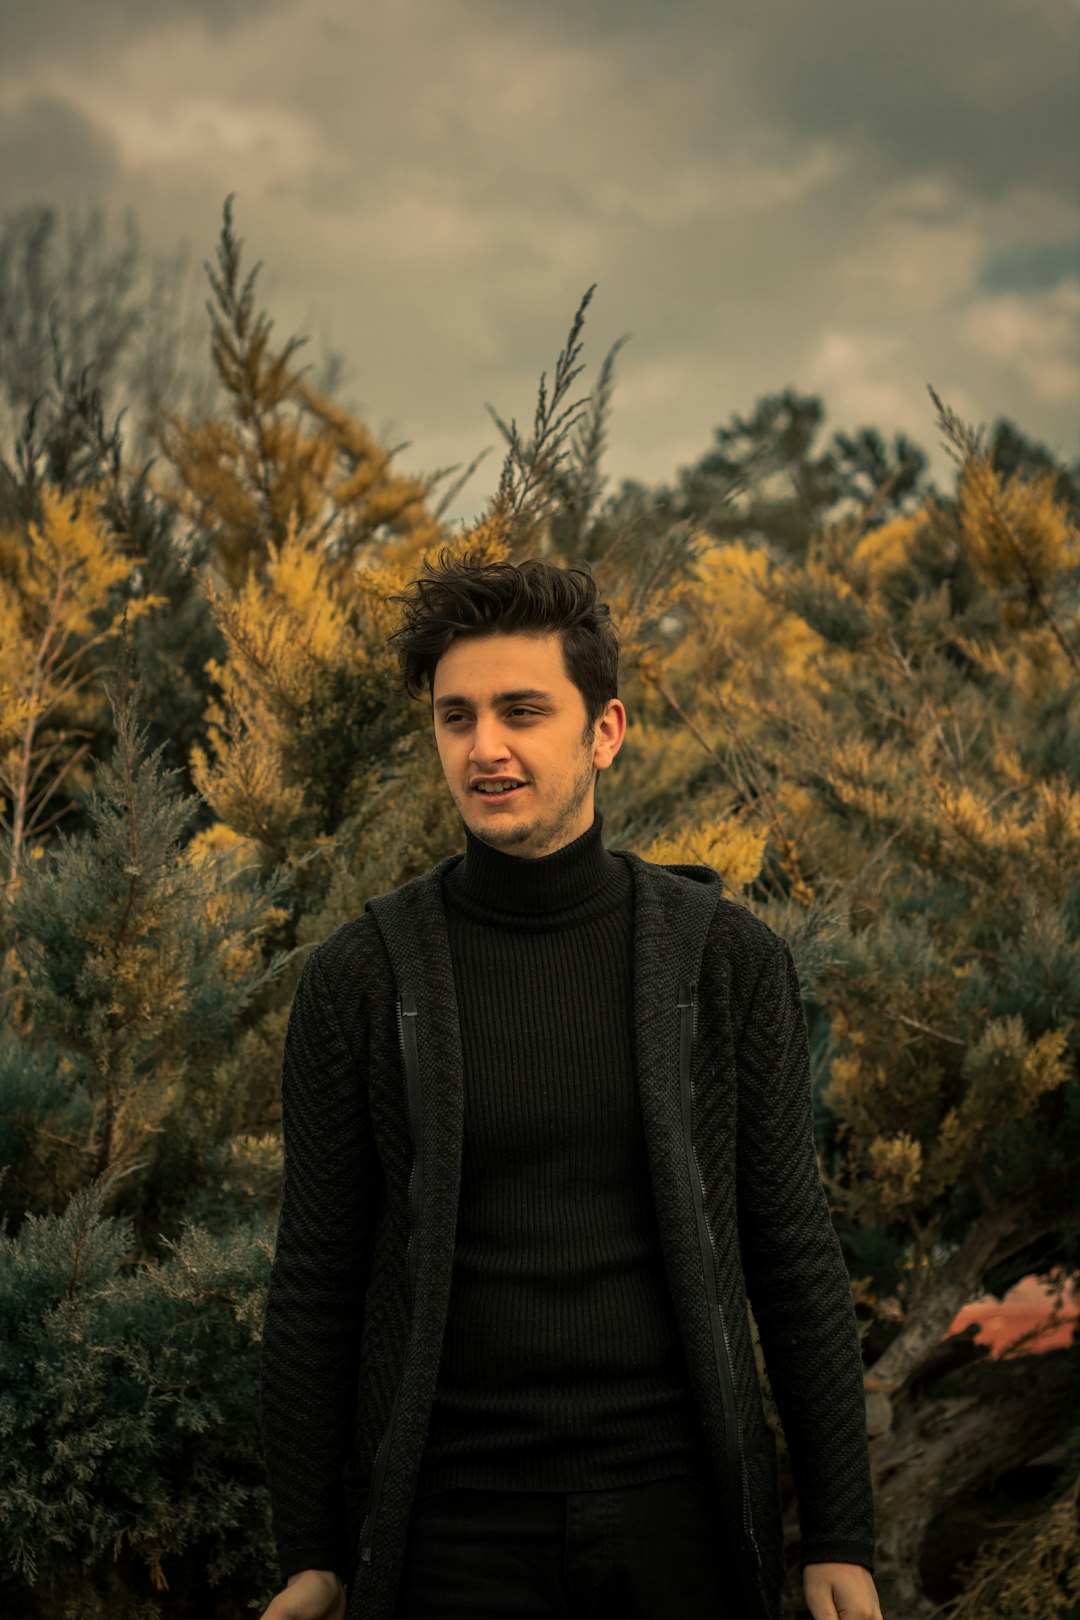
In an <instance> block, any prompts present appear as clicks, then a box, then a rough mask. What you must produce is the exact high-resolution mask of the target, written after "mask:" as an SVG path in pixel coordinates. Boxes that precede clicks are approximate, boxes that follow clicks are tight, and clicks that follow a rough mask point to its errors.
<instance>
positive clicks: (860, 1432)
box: [262, 850, 874, 1620]
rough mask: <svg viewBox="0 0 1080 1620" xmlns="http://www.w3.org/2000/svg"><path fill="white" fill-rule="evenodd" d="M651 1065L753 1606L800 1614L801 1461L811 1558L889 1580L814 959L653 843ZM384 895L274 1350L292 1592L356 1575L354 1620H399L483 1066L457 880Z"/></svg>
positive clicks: (305, 1140) (286, 1256)
mask: <svg viewBox="0 0 1080 1620" xmlns="http://www.w3.org/2000/svg"><path fill="white" fill-rule="evenodd" d="M611 853H612V854H614V855H617V856H618V857H619V858H620V859H623V860H626V861H627V862H628V863H629V865H630V869H631V873H632V876H633V884H634V932H633V954H634V964H633V978H634V1011H635V1028H634V1050H635V1057H636V1075H637V1084H638V1089H639V1095H640V1101H641V1110H642V1121H643V1125H644V1131H645V1138H646V1146H647V1150H648V1163H649V1171H650V1177H651V1182H652V1193H653V1198H654V1201H655V1205H656V1211H657V1218H658V1223H659V1229H660V1236H661V1244H662V1250H663V1258H664V1265H665V1269H666V1273H667V1279H668V1283H669V1286H670V1291H671V1298H672V1302H673V1305H674V1309H675V1314H676V1318H677V1321H678V1325H679V1332H680V1336H681V1339H682V1344H683V1349H684V1352H685V1356H686V1364H687V1369H688V1372H689V1375H690V1381H691V1386H692V1389H693V1394H694V1398H695V1401H696V1404H697V1409H698V1412H699V1415H700V1417H701V1422H702V1428H703V1432H704V1435H705V1439H706V1443H707V1446H708V1452H709V1458H710V1461H711V1466H712V1471H713V1478H714V1481H715V1484H716V1488H717V1492H718V1496H719V1500H720V1503H721V1504H722V1508H723V1512H722V1517H721V1522H720V1523H719V1524H718V1526H717V1535H718V1539H719V1540H720V1541H721V1542H722V1543H723V1545H724V1546H725V1547H726V1550H727V1553H728V1555H729V1557H730V1560H731V1563H732V1565H733V1567H734V1568H735V1569H736V1570H737V1573H738V1579H739V1584H740V1587H741V1591H742V1596H743V1613H744V1614H745V1615H746V1616H747V1617H749V1620H778V1617H779V1615H780V1590H781V1587H782V1585H783V1579H784V1567H785V1559H784V1549H783V1538H782V1527H781V1519H780V1500H779V1489H778V1478H777V1464H776V1442H775V1439H774V1437H773V1434H772V1431H771V1429H770V1428H769V1427H768V1425H767V1423H766V1421H765V1415H764V1408H763V1403H762V1392H761V1388H760V1385H759V1381H758V1375H757V1369H756V1366H755V1362H754V1354H753V1345H752V1341H751V1336H750V1328H749V1322H748V1317H747V1302H748V1301H749V1304H750V1307H751V1309H752V1311H753V1315H754V1320H755V1322H756V1324H757V1328H758V1332H759V1336H760V1340H761V1345H762V1349H763V1352H764V1357H765V1364H766V1368H767V1371H768V1376H769V1382H770V1385H771V1388H772V1392H773V1395H774V1397H775V1400H776V1405H777V1409H778V1411H779V1414H780V1419H781V1422H782V1424H783V1428H784V1435H785V1439H786V1442H787V1447H788V1452H789V1457H790V1462H791V1468H792V1473H793V1478H794V1484H795V1492H796V1498H797V1505H798V1512H799V1524H800V1549H799V1550H800V1564H801V1565H803V1566H805V1565H806V1564H807V1563H811V1562H820V1561H824V1560H830V1561H831V1560H840V1561H845V1562H852V1563H859V1564H862V1565H864V1566H865V1567H866V1568H868V1569H872V1568H873V1555H874V1515H873V1499H872V1493H871V1485H870V1470H869V1456H868V1446H867V1436H866V1423H865V1405H864V1396H863V1383H862V1364H861V1356H860V1350H859V1340H858V1332H857V1328H856V1323H855V1315H854V1308H853V1304H852V1298H851V1291H850V1286H849V1280H848V1275H847V1271H846V1267H845V1265H844V1260H843V1255H842V1252H841V1249H840V1245H839V1241H838V1239H837V1237H836V1234H835V1232H834V1231H833V1228H832V1224H831V1221H830V1218H829V1212H828V1206H827V1203H826V1200H825V1195H824V1190H823V1188H822V1184H821V1179H820V1174H819V1171H818V1165H817V1158H816V1154H815V1149H814V1140H813V1128H812V1109H811V1090H810V1071H809V1047H808V1040H807V1030H806V1021H805V1017H804V1014H803V1008H802V1001H801V997H800V990H799V981H798V974H797V971H796V968H795V963H794V960H793V957H792V954H791V950H790V948H789V946H788V945H787V942H786V941H785V940H783V939H782V938H781V937H780V936H778V935H777V934H775V933H774V932H773V931H772V930H771V929H770V928H769V927H768V926H767V925H766V924H765V923H764V922H763V921H762V920H761V919H760V918H758V917H756V916H754V915H753V913H751V912H750V911H748V910H747V909H746V908H745V907H744V906H741V905H739V904H737V903H735V902H733V901H730V900H728V899H727V898H726V897H725V896H724V895H723V894H722V884H721V881H720V878H719V877H718V875H717V874H716V873H715V872H714V871H712V869H711V868H709V867H701V866H687V865H674V864H671V865H662V864H658V863H653V862H648V861H645V860H642V859H641V857H639V856H637V855H635V854H634V853H633V852H631V851H628V850H614V851H612V852H611ZM461 859H462V856H461V855H460V854H458V855H452V856H450V857H448V858H447V859H446V860H444V861H442V862H440V863H439V864H438V865H436V866H435V867H434V868H433V869H432V870H431V871H429V872H427V873H425V874H423V875H421V876H420V877H417V878H414V879H412V880H411V881H410V882H407V883H405V884H403V885H401V886H400V887H399V888H397V889H395V890H393V891H391V892H390V893H388V894H384V895H380V896H377V897H374V898H372V899H370V900H369V901H368V902H367V904H366V906H365V908H364V912H363V914H362V915H361V916H359V917H356V918H353V919H351V920H350V921H348V922H346V923H344V924H342V926H341V927H340V928H338V929H337V930H336V931H335V932H334V933H333V934H331V935H330V937H329V938H328V939H326V940H324V941H322V942H321V944H319V945H318V946H317V947H316V949H315V950H314V951H312V953H311V954H310V956H309V958H308V960H307V962H306V963H305V966H304V970H303V973H302V975H301V979H300V982H299V984H298V986H297V990H296V994H295V997H294V1000H293V1005H292V1009H291V1012H290V1016H289V1024H288V1029H287V1032H286V1039H285V1055H284V1062H283V1070H282V1112H283V1131H284V1141H285V1165H284V1177H283V1184H282V1197H281V1208H280V1214H279V1221H278V1231H277V1240H276V1246H275V1253H274V1260H273V1266H272V1270H271V1279H270V1287H269V1291H268V1296H267V1303H266V1311H265V1317H264V1324H263V1342H262V1431H263V1448H264V1454H265V1458H266V1465H267V1477H268V1482H269V1487H270V1499H271V1515H272V1528H273V1533H274V1538H275V1543H276V1546H277V1552H278V1558H279V1564H280V1569H281V1576H282V1580H283V1581H284V1580H285V1579H287V1577H288V1575H289V1574H291V1573H293V1572H294V1571H295V1570H297V1569H302V1568H333V1569H337V1570H338V1572H339V1573H340V1574H341V1576H342V1579H343V1580H344V1581H345V1583H346V1586H347V1590H348V1620H391V1616H392V1613H393V1608H394V1602H395V1598H396V1593H397V1588H398V1582H399V1579H400V1575H401V1568H402V1561H403V1557H404V1552H405V1542H406V1537H407V1533H408V1527H409V1520H410V1514H411V1509H412V1503H413V1499H414V1495H415V1490H416V1485H417V1479H418V1475H419V1471H420V1465H421V1461H422V1457H423V1452H424V1443H425V1438H426V1434H427V1430H428V1424H429V1419H430V1414H431V1408H432V1401H433V1398H434V1394H435V1389H436V1384H437V1378H438V1370H439V1362H440V1353H441V1348H442V1339H443V1330H444V1325H445V1321H446V1312H447V1304H448V1299H449V1290H450V1281H451V1274H452V1267H453V1257H454V1239H455V1226H456V1214H457V1205H458V1194H459V1187H460V1173H461V1155H462V1124H463V1117H462V1092H463V1078H462V1074H463V1071H462V1054H461V1040H460V1032H459V1026H458V1012H457V1003H456V998H455V990H454V977H453V969H452V962H451V956H450V951H449V946H448V938H447V927H446V918H445V913H444V909H443V899H442V879H443V875H444V873H446V872H447V871H448V870H449V869H450V868H451V867H452V866H453V865H454V864H455V863H456V862H458V861H460V860H461Z"/></svg>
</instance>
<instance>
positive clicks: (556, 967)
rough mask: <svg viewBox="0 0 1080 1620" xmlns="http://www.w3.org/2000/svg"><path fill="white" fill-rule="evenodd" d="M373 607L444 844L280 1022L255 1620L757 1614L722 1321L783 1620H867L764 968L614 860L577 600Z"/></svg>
mask: <svg viewBox="0 0 1080 1620" xmlns="http://www.w3.org/2000/svg"><path fill="white" fill-rule="evenodd" d="M394 600H398V601H402V602H404V603H405V607H406V622H405V623H404V624H403V626H402V628H401V629H400V630H398V631H397V632H395V635H394V636H393V637H391V641H392V642H393V643H394V644H395V645H396V648H397V652H398V656H399V660H400V665H401V670H402V674H403V677H404V685H405V688H406V689H407V690H408V691H410V692H412V693H419V692H422V691H423V689H424V687H425V686H426V687H427V690H428V691H429V693H430V697H431V703H432V719H433V724H434V730H435V741H436V746H437V749H438V754H439V760H440V763H441V765H442V769H443V772H444V774H445V776H446V781H447V785H448V786H449V789H450V792H451V794H452V796H453V799H454V802H455V804H456V806H457V808H458V810H459V811H460V814H461V817H462V820H463V823H464V827H465V838H466V850H465V852H464V855H461V854H458V855H452V856H450V857H448V858H447V859H446V860H444V861H441V862H440V863H439V864H438V865H437V866H436V867H435V868H434V869H433V870H432V871H431V872H428V873H425V874H424V875H423V876H421V877H419V878H415V879H413V880H411V881H410V882H408V883H405V884H403V885H401V886H400V887H399V888H398V889H396V890H394V891H392V892H391V893H390V894H388V895H382V896H378V897H376V898H373V899H372V900H369V901H368V903H367V905H366V906H365V910H364V913H363V915H362V916H361V917H358V918H354V919H352V920H350V921H348V922H346V923H344V924H343V925H342V926H341V927H340V928H338V929H337V930H336V931H335V932H334V933H333V934H332V935H331V936H330V937H329V939H327V940H324V941H323V942H322V943H321V944H320V945H319V946H318V947H317V948H316V949H315V950H314V951H313V952H312V954H311V956H310V957H309V959H308V961H307V963H306V964H305V968H304V972H303V975H302V977H301V980H300V983H299V985H298V987H297V991H296V995H295V998H294V1001H293V1006H292V1010H291V1013H290V1019H289V1026H288V1031H287V1034H286V1040H285V1054H284V1062H283V1069H282V1109H283V1130H284V1141H285V1173H284V1181H283V1190H282V1201H281V1211H280V1220H279V1226H278V1236H277V1246H276V1250H275V1256H274V1264H273V1269H272V1273H271V1282H270V1289H269V1295H268V1299H267V1307H266V1318H265V1326H264V1338H263V1397H262V1398H263V1441H264V1449H265V1454H266V1459H267V1468H268V1477H269V1482H270V1495H271V1503H272V1510H273V1530H274V1536H275V1540H276V1545H277V1551H278V1557H279V1562H280V1567H281V1575H282V1579H283V1581H284V1582H285V1583H286V1585H285V1589H284V1590H283V1591H282V1592H280V1593H279V1594H278V1596H277V1597H276V1598H275V1599H274V1600H273V1602H272V1603H271V1604H270V1605H269V1607H268V1608H267V1610H266V1614H265V1617H264V1620H346V1617H347V1620H441V1617H448V1616H462V1617H465V1616H468V1617H469V1620H481V1617H496V1616H498V1617H502V1616H506V1615H511V1614H515V1615H516V1614H530V1615H535V1616H551V1617H554V1616H567V1617H569V1616H574V1617H579V1616H580V1617H586V1616H588V1617H589V1620H602V1617H606V1616H611V1617H615V1616H617V1617H618V1620H635V1617H639V1620H645V1617H648V1620H664V1617H667V1616H671V1617H672V1620H675V1617H678V1620H697V1617H701V1620H704V1617H706V1616H708V1617H710V1620H736V1617H740V1620H741V1617H747V1620H776V1617H777V1616H779V1613H780V1606H779V1603H780V1600H779V1592H780V1588H781V1585H782V1583H783V1578H784V1550H783V1544H782V1528H781V1523H780V1510H779V1496H778V1484H777V1472H776V1446H775V1440H774V1438H773V1435H772V1433H771V1431H770V1430H769V1428H768V1426H767V1424H766V1422H765V1418H764V1412H763V1405H762V1398H761V1390H760V1387H759V1384H758V1379H757V1373H756V1368H755V1364H754V1357H753V1346H752V1340H751V1337H750V1330H749V1325H748V1321H747V1312H746V1302H747V1299H748V1298H749V1301H750V1304H751V1307H752V1309H753V1311H754V1316H755V1319H756V1321H757V1324H758V1328H759V1333H760V1337H761V1342H762V1346H763V1350H764V1353H765V1359H766V1365H767V1368H768V1372H769V1378H770V1383H771V1386H772V1388H773V1392H774V1394H775V1397H776V1402H777V1406H778V1410H779V1412H780V1416H781V1420H782V1422H783V1425H784V1430H785V1435H786V1438H787V1442H788V1449H789V1454H790V1457H791V1463H792V1470H793V1475H794V1479H795V1486H796V1494H797V1498H798V1506H799V1515H800V1530H801V1546H800V1564H801V1567H802V1570H803V1585H804V1593H805V1597H806V1602H807V1605H808V1607H809V1609H810V1613H811V1615H812V1616H813V1617H814V1620H881V1611H880V1608H879V1607H878V1603H877V1596H876V1593H875V1589H874V1582H873V1579H872V1569H873V1552H874V1527H873V1504H872V1498H871V1490H870V1474H869V1462H868V1454H867V1441H866V1427H865V1408H864V1404H863V1392H862V1365H861V1357H860V1352H859V1341H858V1333H857V1329H856V1324H855V1317H854V1309H853V1305H852V1300H851V1293H850V1287H849V1283H848V1277H847V1273H846V1269H845V1267H844V1263H843V1258H842V1253H841V1250H840V1246H839V1242H838V1240H837V1238H836V1235H835V1233H834V1232H833V1229H832V1226H831V1223H830V1220H829V1215H828V1208H827V1204H826V1201H825V1197H824V1192H823V1189H822V1186H821V1181H820V1176H819V1174H818V1169H817V1161H816V1157H815V1153H814V1144H813V1135H812V1126H811V1097H810V1081H809V1054H808V1048H807V1034H806V1025H805V1019H804V1017H803V1012H802V1004H801V1001H800V999H799V988H798V979H797V975H796V972H795V967H794V962H793V960H792V957H791V952H790V950H789V948H788V946H787V944H786V942H785V941H783V940H782V939H780V938H779V936H777V935H776V934H774V933H772V931H771V930H770V929H769V928H768V927H767V926H766V925H765V924H764V923H763V922H762V921H761V920H760V919H759V918H756V917H755V916H754V915H753V914H752V913H751V912H750V911H749V910H748V909H747V908H746V907H744V906H741V905H739V904H736V903H734V902H732V901H730V900H728V899H727V898H726V897H722V895H721V889H722V885H721V882H720V879H719V877H718V875H717V874H716V873H715V872H714V871H712V869H711V868H708V867H698V866H685V865H669V866H663V865H660V864H658V863H657V864H654V863H651V862H646V861H644V860H642V859H641V858H640V857H638V856H636V855H634V854H632V853H631V852H628V851H611V850H608V849H606V848H605V847H604V845H603V842H602V838H601V832H602V816H601V813H600V811H599V810H598V809H597V808H596V807H595V804H594V793H595V784H596V780H597V775H598V773H599V772H600V771H602V770H607V769H608V768H609V767H610V766H611V764H612V761H613V760H614V758H615V756H616V754H617V753H618V751H619V748H620V747H621V745H622V742H623V737H624V733H625V726H626V714H625V710H624V708H623V705H622V704H621V702H620V701H619V700H618V698H617V697H616V695H615V693H616V680H617V666H618V643H617V639H616V636H615V633H614V629H613V627H612V625H611V623H610V615H609V613H608V610H607V607H606V605H605V604H604V603H602V602H598V601H597V600H596V589H595V585H594V583H593V581H592V579H591V577H590V575H589V574H588V573H587V572H586V571H584V570H578V569H563V568H558V567H556V566H554V565H553V564H550V563H548V562H546V561H542V560H539V559H530V560H529V561H527V562H524V563H522V564H520V565H515V564H511V563H498V564H485V563H483V562H475V561H472V560H470V559H469V558H466V559H464V560H461V561H455V560H454V559H453V558H452V556H450V554H449V553H443V555H442V557H441V558H440V566H439V567H437V568H434V569H433V568H431V567H430V566H428V565H425V573H424V574H423V575H422V576H421V578H420V579H419V580H417V581H414V582H413V587H412V590H411V591H410V592H407V593H404V594H403V595H402V596H400V597H397V598H394ZM504 789H505V791H504ZM346 1591H347V1600H346Z"/></svg>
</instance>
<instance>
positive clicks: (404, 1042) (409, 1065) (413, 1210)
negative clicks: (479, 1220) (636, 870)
mask: <svg viewBox="0 0 1080 1620" xmlns="http://www.w3.org/2000/svg"><path fill="white" fill-rule="evenodd" d="M396 1005H397V1026H398V1046H399V1047H400V1049H401V1061H402V1063H403V1064H404V1067H405V1103H406V1107H407V1109H408V1115H409V1130H410V1133H411V1135H412V1139H413V1162H412V1167H411V1169H410V1171H409V1240H408V1247H407V1249H406V1265H407V1267H408V1272H409V1304H410V1316H409V1338H408V1339H406V1341H405V1355H404V1357H403V1358H402V1363H401V1377H400V1378H399V1379H398V1383H397V1388H396V1389H395V1391H394V1399H393V1402H392V1404H391V1406H390V1416H389V1418H388V1419H387V1423H386V1430H385V1432H384V1434H383V1437H382V1439H381V1441H380V1442H379V1449H378V1451H377V1452H376V1453H375V1462H374V1465H373V1467H372V1471H371V1494H370V1496H369V1499H368V1510H367V1513H366V1515H365V1517H364V1522H363V1524H362V1526H361V1527H360V1557H361V1560H362V1561H363V1562H364V1563H365V1564H369V1563H370V1562H371V1545H372V1538H373V1535H374V1530H375V1519H376V1515H377V1514H378V1511H379V1501H380V1498H381V1496H382V1488H383V1480H384V1479H385V1477H386V1464H387V1460H388V1458H389V1455H390V1441H391V1438H392V1436H393V1433H394V1421H395V1419H396V1417H397V1409H398V1398H399V1396H400V1395H401V1386H402V1383H403V1382H404V1379H405V1365H406V1362H407V1360H408V1355H409V1340H410V1339H411V1338H412V1318H413V1315H414V1314H415V1306H416V1256H415V1251H414V1245H413V1238H414V1237H415V1234H416V1227H417V1224H418V1221H419V1217H420V1206H421V1200H422V1198H423V1191H424V1163H423V1157H422V1150H421V1140H420V1125H421V1113H420V1060H419V1054H418V1052H417V1047H416V1001H415V999H414V997H413V996H412V994H411V992H410V991H408V990H403V991H402V993H401V998H400V1000H399V1001H398V1002H397V1004H396ZM406 1019H408V1023H407V1024H406V1022H405V1020H406ZM406 1030H407V1031H408V1036H407V1037H406Z"/></svg>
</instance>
